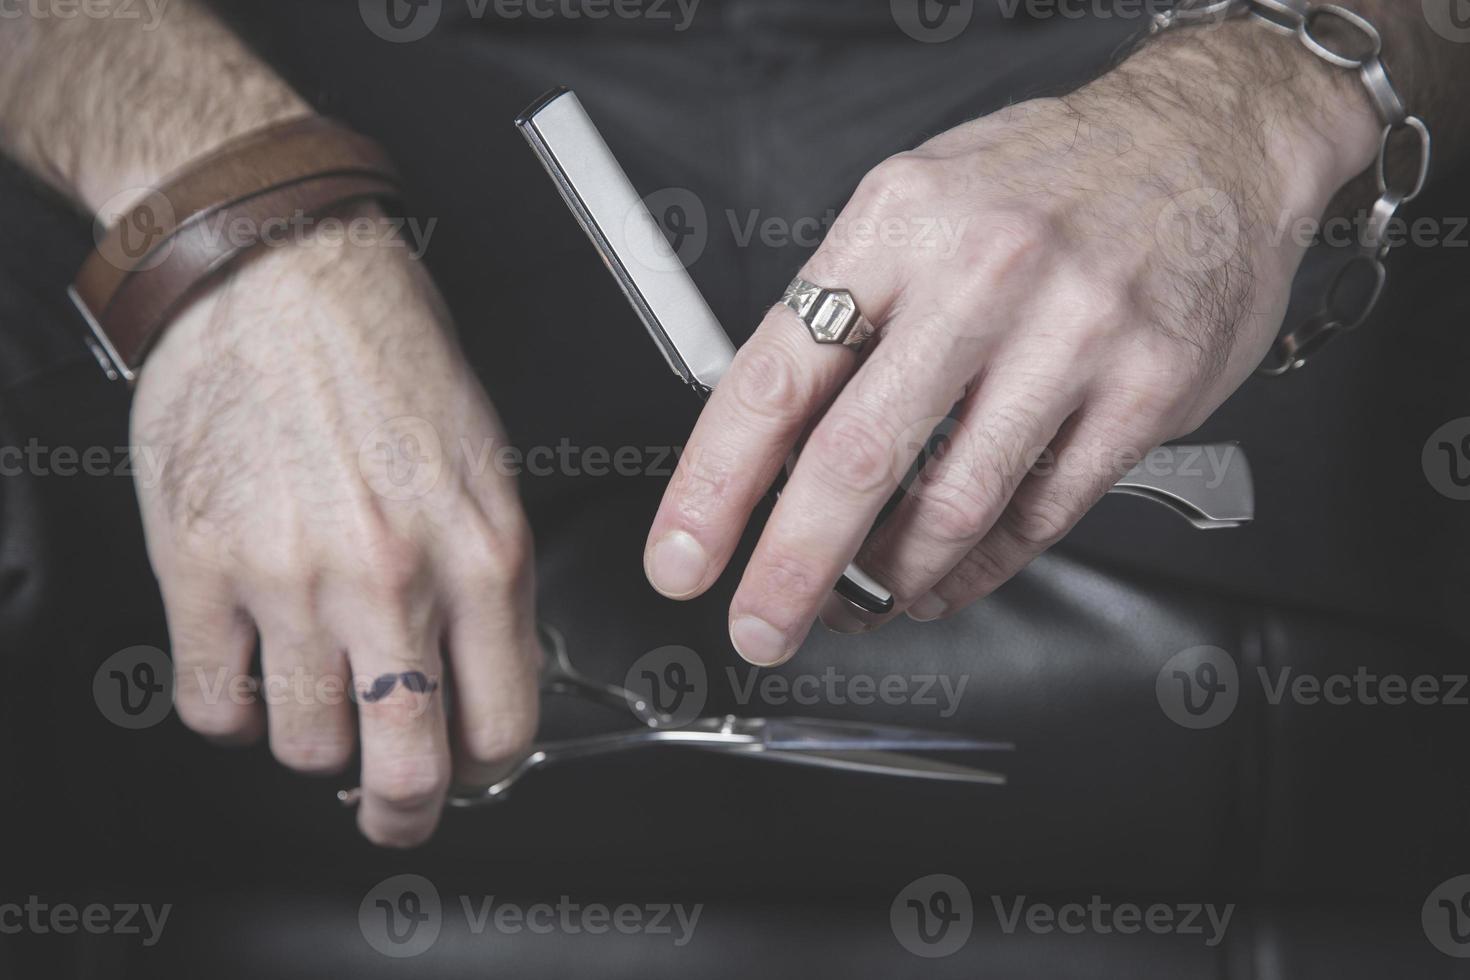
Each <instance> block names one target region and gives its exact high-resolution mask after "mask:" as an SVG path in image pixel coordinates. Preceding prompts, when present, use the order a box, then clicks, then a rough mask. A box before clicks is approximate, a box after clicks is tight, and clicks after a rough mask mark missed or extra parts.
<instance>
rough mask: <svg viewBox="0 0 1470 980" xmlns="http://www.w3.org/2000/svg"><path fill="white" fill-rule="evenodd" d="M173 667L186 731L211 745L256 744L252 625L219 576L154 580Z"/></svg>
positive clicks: (260, 716)
mask: <svg viewBox="0 0 1470 980" xmlns="http://www.w3.org/2000/svg"><path fill="white" fill-rule="evenodd" d="M159 587H160V590H161V592H162V593H163V605H164V612H165V615H166V616H167V619H168V633H169V642H170V645H171V647H172V652H173V661H174V707H175V709H176V710H177V711H178V713H179V720H180V721H182V722H183V723H184V724H185V725H186V726H187V727H189V728H191V729H193V730H194V731H196V732H198V733H199V734H201V735H203V736H205V737H206V738H209V739H211V740H214V741H218V742H221V743H225V744H231V745H246V744H249V743H251V742H254V741H256V740H257V739H259V738H260V735H261V733H262V731H263V730H264V728H265V719H264V712H263V711H262V708H261V706H260V704H259V703H258V702H257V701H256V699H255V696H254V694H253V692H252V690H251V686H250V678H249V671H250V657H251V655H252V654H253V653H254V651H255V639H256V637H255V624H254V622H252V620H251V619H250V616H249V615H248V614H247V613H246V612H245V610H244V609H243V608H241V605H240V603H239V600H238V598H237V596H236V594H235V590H234V588H233V586H232V585H231V584H230V583H229V581H228V580H226V579H225V577H224V576H223V575H221V574H218V573H216V572H213V571H211V570H208V569H204V568H185V567H180V568H178V570H177V571H176V572H164V573H161V574H160V576H159Z"/></svg>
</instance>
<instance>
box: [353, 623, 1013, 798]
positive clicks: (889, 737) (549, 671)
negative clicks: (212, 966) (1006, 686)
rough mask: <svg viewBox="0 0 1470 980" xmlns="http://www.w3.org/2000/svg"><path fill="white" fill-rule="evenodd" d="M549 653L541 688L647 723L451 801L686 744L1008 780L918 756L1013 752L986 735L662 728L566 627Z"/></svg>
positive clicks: (786, 723)
mask: <svg viewBox="0 0 1470 980" xmlns="http://www.w3.org/2000/svg"><path fill="white" fill-rule="evenodd" d="M540 635H541V640H542V648H543V651H544V654H545V659H544V660H543V666H542V673H541V681H542V691H543V692H545V693H548V694H561V695H571V696H575V697H581V698H586V699H588V700H592V701H595V702H597V703H599V704H603V705H607V706H611V707H615V708H624V707H626V708H628V709H630V710H632V711H633V713H634V715H635V716H636V717H637V718H638V719H639V720H640V721H642V722H644V725H645V727H643V728H635V729H631V730H628V731H619V732H611V733H608V734H603V735H591V736H586V737H583V738H570V739H564V740H561V741H555V742H542V743H538V744H537V745H535V746H534V747H533V748H532V750H531V752H530V754H528V755H527V756H526V757H525V758H524V759H522V760H521V761H520V762H518V763H517V764H516V766H515V768H514V769H512V770H511V771H510V772H509V773H508V774H506V775H505V776H504V777H503V778H502V779H501V780H500V781H499V782H497V783H495V784H493V785H491V786H487V787H485V788H483V789H473V790H470V789H461V790H456V791H454V792H452V793H451V794H450V795H449V798H448V800H447V805H448V806H450V807H456V808H463V807H477V806H484V805H486V804H490V803H496V802H498V801H500V800H502V799H504V798H505V796H506V794H507V793H509V792H510V790H511V789H512V788H513V787H514V786H515V785H516V783H518V782H520V781H521V779H522V778H524V777H525V776H526V774H528V773H531V772H534V771H535V770H537V769H544V768H546V767H547V766H551V765H555V764H557V763H559V762H570V761H573V760H576V759H588V758H593V757H596V756H601V755H612V754H616V753H622V752H630V751H635V750H638V749H646V748H654V747H683V748H693V749H699V750H702V751H706V752H719V753H722V754H725V755H738V756H744V757H746V758H752V759H759V760H762V761H766V762H778V763H785V764H790V765H804V766H817V767H820V768H823V769H836V770H841V771H844V772H861V773H868V774H871V775H881V776H897V777H903V778H908V779H931V780H942V781H946V782H966V783H976V784H982V785H988V786H1003V785H1005V782H1006V777H1005V775H1004V774H1002V773H998V772H992V771H989V770H986V769H975V768H971V767H969V766H963V765H957V764H955V763H951V762H940V761H938V760H935V759H929V758H925V757H924V756H920V755H912V754H910V753H914V752H1009V751H1013V750H1014V749H1015V745H1014V744H1012V743H1010V742H1001V741H995V740H992V739H980V738H975V737H974V736H971V735H966V734H964V733H961V732H938V731H929V730H926V729H921V728H908V727H906V726H903V725H885V724H869V723H866V722H855V721H832V720H828V719H824V718H800V717H787V718H742V717H738V716H736V715H715V716H711V717H707V718H699V719H696V720H694V721H692V722H689V723H688V724H686V725H683V726H681V727H678V728H673V727H661V726H662V722H663V720H664V719H663V718H662V716H660V715H658V713H657V712H654V711H652V710H651V709H650V708H648V706H647V705H646V704H644V702H643V699H642V698H641V697H640V696H639V695H638V694H637V693H635V692H633V691H630V690H628V689H627V688H623V687H619V686H618V685H616V684H604V683H602V682H600V681H596V680H593V679H591V678H588V677H586V676H585V675H583V674H581V673H580V672H578V671H577V669H576V668H575V667H573V666H572V663H571V660H570V658H569V657H568V655H567V651H566V641H565V639H564V638H563V637H562V635H561V633H560V631H558V630H556V629H555V628H554V627H551V626H547V625H545V624H542V626H541V627H540ZM337 799H338V801H339V802H340V803H341V804H342V805H343V806H356V805H357V804H358V803H360V802H361V800H362V790H361V789H360V788H354V789H345V790H341V791H339V792H338V793H337Z"/></svg>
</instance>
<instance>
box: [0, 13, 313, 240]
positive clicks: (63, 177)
mask: <svg viewBox="0 0 1470 980" xmlns="http://www.w3.org/2000/svg"><path fill="white" fill-rule="evenodd" d="M98 2H100V3H117V2H121V0H98ZM156 26H157V28H158V29H157V30H138V29H137V27H136V25H135V24H134V23H133V22H132V21H131V20H128V19H125V18H120V17H92V16H89V17H74V18H48V19H35V18H29V17H22V18H19V19H17V20H16V21H14V22H7V30H6V31H4V32H0V33H4V34H6V35H7V38H8V47H7V49H6V50H5V51H4V52H3V54H4V55H5V57H4V58H3V59H0V137H3V142H4V145H5V148H6V149H7V150H8V151H9V152H10V153H11V154H13V155H14V156H15V157H16V158H17V159H18V160H19V162H20V163H21V164H22V165H24V166H26V167H27V168H28V169H30V170H31V171H32V172H34V173H36V174H37V175H38V176H40V177H42V178H44V179H46V180H47V181H49V182H50V183H52V184H53V185H55V186H56V187H57V188H58V189H60V190H61V191H62V192H63V193H65V194H67V195H69V196H70V197H72V198H73V199H74V200H76V201H77V202H78V203H80V204H82V205H83V206H84V207H85V208H86V209H87V211H88V212H89V213H93V214H96V213H98V212H99V211H102V210H104V206H105V210H106V211H107V212H108V214H104V215H100V217H102V218H104V219H106V218H110V217H111V216H112V215H113V214H114V213H116V212H119V211H123V210H126V209H127V208H128V207H129V206H131V205H132V204H133V203H136V202H137V201H138V200H139V199H140V198H141V197H142V196H143V194H144V193H145V192H146V190H147V189H148V188H150V187H152V186H154V185H156V184H158V183H159V182H161V181H162V180H163V179H164V178H165V177H167V176H168V175H169V174H171V173H172V172H174V171H175V170H177V169H179V168H180V167H182V166H184V165H185V164H187V163H188V162H190V161H191V160H195V159H197V158H199V157H202V156H204V155H206V154H208V153H209V152H211V151H213V150H214V149H216V148H218V147H219V146H221V145H223V144H225V143H227V142H229V141H231V140H233V139H236V138H238V137H240V136H243V135H245V134H247V133H249V132H252V131H254V130H257V129H261V128H264V127H265V126H268V125H271V124H273V123H277V122H281V121H283V120H286V119H289V118H292V117H296V116H302V115H306V114H308V113H309V112H310V107H309V106H308V105H307V104H306V103H305V102H304V101H303V100H302V99H301V98H300V97H299V96H298V95H296V93H295V92H293V91H292V90H291V88H290V87H289V86H288V85H286V83H285V82H284V81H282V80H281V79H280V78H279V77H278V76H277V75H276V74H275V73H274V72H273V71H271V69H270V68H269V67H267V66H266V65H264V64H263V63H261V62H260V61H259V60H258V59H256V58H255V57H254V55H252V54H251V53H250V52H249V51H248V50H247V49H246V48H245V47H244V46H243V44H241V43H240V42H239V40H238V39H236V38H235V37H234V36H233V35H232V34H231V33H230V32H229V31H228V30H227V29H226V28H225V27H224V26H223V25H222V24H220V23H219V22H218V21H217V20H215V19H214V18H213V17H212V16H211V15H209V14H208V13H207V12H205V10H204V9H203V8H202V7H201V5H200V4H198V3H195V2H185V0H177V2H175V3H173V4H170V5H169V7H168V8H167V12H166V14H165V15H164V17H163V20H162V21H161V22H160V23H159V24H157V25H156Z"/></svg>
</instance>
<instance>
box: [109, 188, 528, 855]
mask: <svg viewBox="0 0 1470 980" xmlns="http://www.w3.org/2000/svg"><path fill="white" fill-rule="evenodd" d="M355 217H357V218H369V217H370V215H369V214H359V215H356V216H355ZM405 252H406V250H405V249H404V248H402V247H401V246H397V247H396V246H393V245H390V244H386V243H380V244H376V245H352V244H347V243H341V242H338V243H335V244H325V243H323V242H320V241H316V240H310V239H309V240H307V241H304V242H300V243H293V244H291V245H289V246H287V247H284V248H272V249H267V250H266V251H265V253H264V254H261V255H259V256H257V257H255V258H253V259H252V260H251V261H249V262H248V263H246V264H245V265H244V266H242V267H241V268H240V270H239V271H238V272H236V273H235V274H234V275H232V276H231V277H230V278H229V279H228V281H227V282H225V283H224V284H222V285H220V286H218V287H216V288H215V289H214V290H212V291H211V292H210V293H209V294H208V295H207V296H206V297H204V298H203V299H202V300H201V301H199V302H198V303H196V304H195V305H193V306H192V307H191V308H190V309H189V310H188V311H187V312H186V313H185V314H184V315H183V316H181V317H180V318H179V319H178V320H176V321H175V322H174V323H172V324H171V325H170V326H169V327H168V329H167V330H166V331H165V333H164V335H163V338H162V339H161V341H160V342H159V344H158V346H157V347H156V348H155V350H154V351H153V353H152V354H151V356H150V357H149V360H148V363H147V364H146V366H145V367H144V369H143V371H142V373H141V377H140V381H139V384H138V389H137V394H136V397H135V399H134V404H133V416H132V424H133V442H134V443H135V444H136V445H140V446H147V447H153V448H155V449H157V451H158V456H159V458H166V459H167V465H166V466H165V468H164V470H163V477H162V479H160V480H158V481H157V482H156V483H153V482H148V483H140V485H139V496H140V498H141V502H142V511H143V518H144V527H145V530H146V532H147V540H148V551H149V556H150V558H151V559H152V562H153V567H154V570H155V571H156V573H157V574H158V579H159V583H160V586H161V587H162V591H163V596H164V601H165V604H166V607H167V611H168V620H169V634H170V637H171V639H172V644H173V657H174V673H175V677H176V695H175V698H176V707H177V710H178V712H179V716H180V718H181V719H182V720H183V721H184V723H185V724H187V725H188V726H189V727H191V728H193V729H195V730H196V731H199V732H202V733H204V734H206V735H209V736H212V737H214V738H217V739H220V740H223V741H231V742H233V741H241V740H249V739H251V738H252V737H253V736H255V735H257V734H258V733H259V731H260V729H261V727H262V725H265V726H266V727H268V730H269V733H270V746H271V750H272V751H273V752H274V753H275V755H276V757H277V758H278V759H280V760H281V761H282V762H283V763H285V764H286V765H288V766H290V767H292V768H294V769H298V770H301V771H303V772H314V773H332V772H337V771H339V770H341V769H342V768H343V767H344V766H345V765H346V763H347V762H348V760H349V759H350V758H351V756H352V752H353V748H354V741H355V736H356V734H357V729H358V728H359V727H360V730H361V751H362V786H363V797H362V804H361V810H360V813H359V821H360V824H361V827H362V829H363V832H364V833H365V834H366V835H367V836H368V837H369V838H370V839H372V840H374V841H376V842H379V843H384V844H394V845H408V844H415V843H418V842H420V841H422V840H424V839H425V838H427V837H428V835H429V834H430V833H431V832H432V831H433V829H434V827H435V826H436V824H437V822H438V816H439V812H440V809H441V807H442V805H443V802H444V796H445V791H446V787H447V786H448V785H449V783H450V781H451V777H453V778H454V779H455V780H456V781H457V782H458V783H460V784H461V785H475V784H483V783H485V782H489V781H490V780H491V779H493V778H494V777H495V776H496V775H497V774H498V769H500V768H502V767H504V766H505V765H507V764H508V763H511V762H513V761H515V760H517V759H518V758H519V757H520V756H521V755H523V754H524V753H525V751H526V748H527V746H528V745H529V743H530V741H531V739H532V738H533V736H534V734H535V730H536V716H537V689H536V670H537V665H538V663H539V648H538V645H537V639H536V631H535V616H534V612H533V608H532V606H533V585H532V565H531V545H530V534H529V531H528V529H527V525H526V522H525V519H524V517H523V516H522V513H521V508H520V504H519V501H518V500H517V497H516V490H515V487H514V484H513V481H511V480H510V479H509V478H508V477H505V476H504V475H503V474H500V473H499V472H498V471H497V470H496V469H495V468H494V467H489V468H487V469H486V471H485V472H483V473H475V472H471V471H470V470H469V462H470V461H472V460H476V459H484V458H485V456H486V453H485V450H486V448H487V447H489V446H492V445H498V444H500V442H501V441H503V436H502V434H501V432H500V429H499V426H498V424H497V422H496V419H495V416H494V413H493V410H492V409H491V407H490V404H489V402H488V401H487V400H486V398H485V396H484V394H483V392H482V390H481V389H480V386H479V384H478V382H477V381H476V379H475V378H474V377H473V376H472V375H471V373H470V372H469V370H468V368H467V367H466V366H465V365H464V363H463V359H462V357H461V355H460V352H459V350H458V348H457V346H456V344H455V343H454V341H453V340H452V339H451V336H450V334H449V330H448V325H447V323H446V322H445V317H444V315H443V313H442V310H441V308H440V305H439V302H438V299H437V296H436V294H435V292H434V289H433V286H432V284H431V283H430V282H429V281H428V278H427V275H426V273H425V272H424V271H423V270H422V269H421V268H420V267H419V266H418V264H417V263H416V262H414V261H412V260H410V259H408V258H407V257H406V255H405ZM257 635H258V637H259V644H260V652H261V668H262V674H263V678H264V684H263V687H262V696H261V698H260V699H259V700H258V701H256V702H252V701H250V700H242V699H240V698H238V697H232V696H229V692H230V691H231V690H232V688H233V686H234V682H235V679H236V678H238V677H241V676H243V675H244V674H245V673H246V672H247V670H248V667H249V662H250V657H251V653H252V650H253V649H254V647H255V645H256V640H257ZM446 668H448V670H447V671H446ZM447 675H449V676H452V678H453V683H452V684H449V683H446V680H447ZM260 701H263V702H264V703H263V704H262V703H260ZM451 709H452V710H451ZM448 720H452V724H446V722H447V721H448ZM451 752H452V753H453V755H454V757H455V765H453V766H452V765H451Z"/></svg>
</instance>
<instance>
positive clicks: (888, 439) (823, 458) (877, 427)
mask: <svg viewBox="0 0 1470 980" xmlns="http://www.w3.org/2000/svg"><path fill="white" fill-rule="evenodd" d="M897 446H898V439H897V437H895V436H893V435H892V434H891V433H889V432H888V431H887V426H886V424H885V423H883V422H882V421H880V420H879V419H878V418H876V417H873V418H868V417H862V418H860V417H858V416H856V415H854V414H852V413H851V412H844V413H838V414H836V415H835V416H834V417H829V418H828V420H827V421H825V422H823V424H822V425H821V426H820V427H819V428H818V429H817V431H816V432H815V433H814V434H813V435H812V439H811V442H810V444H809V445H808V447H807V448H808V451H809V452H810V453H811V454H812V458H813V461H814V462H815V463H816V464H817V466H818V468H819V471H820V474H819V475H821V476H822V478H823V479H824V480H826V481H828V482H830V483H832V484H834V485H835V486H839V487H842V488H844V489H846V490H850V491H853V492H856V493H859V494H866V493H870V492H872V491H875V490H877V489H879V488H881V487H883V486H886V485H887V484H889V483H893V482H896V479H897V477H896V474H895V473H894V468H895V462H894V459H893V454H894V451H895V449H896V447H897Z"/></svg>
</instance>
